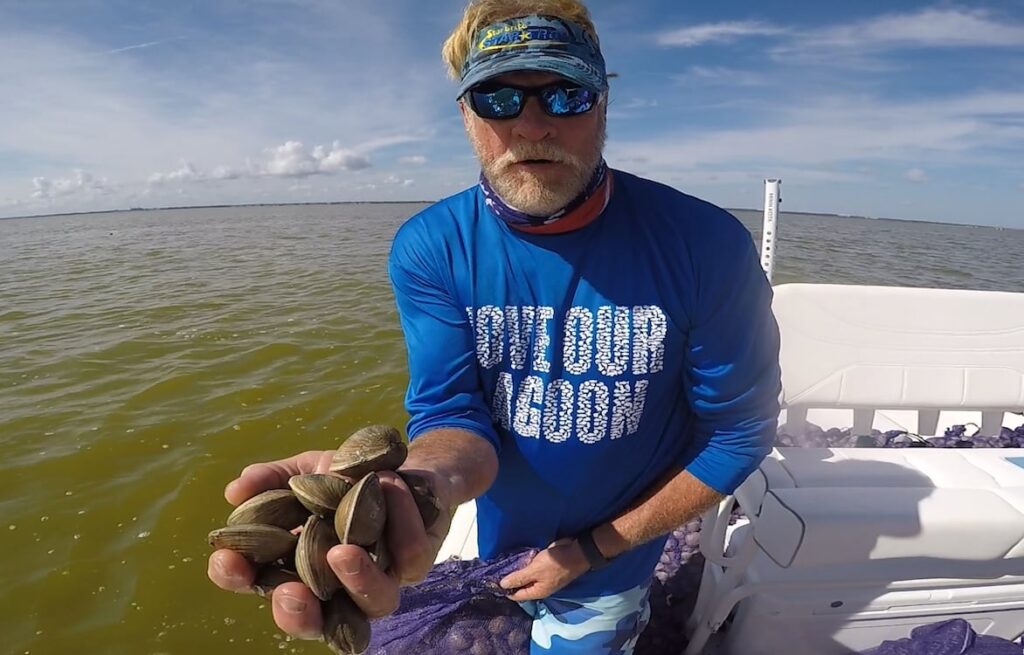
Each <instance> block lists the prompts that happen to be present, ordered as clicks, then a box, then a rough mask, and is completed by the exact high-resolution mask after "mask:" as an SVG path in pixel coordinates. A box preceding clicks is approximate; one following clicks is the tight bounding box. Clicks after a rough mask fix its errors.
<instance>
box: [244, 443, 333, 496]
mask: <svg viewBox="0 0 1024 655" xmlns="http://www.w3.org/2000/svg"><path fill="white" fill-rule="evenodd" d="M333 456H334V451H331V450H309V451H306V452H304V453H300V454H298V455H295V456H293V457H288V458H287V459H279V460H277V461H274V462H265V463H261V464H250V465H249V466H246V467H245V468H244V469H242V473H241V475H239V476H238V477H237V478H235V479H234V480H232V481H231V482H229V483H228V485H227V487H225V488H224V498H226V499H227V501H228V502H229V503H231V504H232V505H239V504H241V503H242V502H244V501H246V500H248V499H250V498H252V497H253V496H255V495H256V494H258V493H262V492H264V491H267V490H268V489H284V488H286V487H287V486H288V478H290V477H292V476H293V475H300V474H302V473H322V472H325V471H327V470H328V469H329V468H330V464H331V458H332V457H333Z"/></svg>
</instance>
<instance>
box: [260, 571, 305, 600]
mask: <svg viewBox="0 0 1024 655" xmlns="http://www.w3.org/2000/svg"><path fill="white" fill-rule="evenodd" d="M286 582H302V578H300V577H299V574H298V573H296V572H295V571H289V570H287V569H283V568H281V567H279V566H266V567H263V568H262V569H260V571H259V573H257V574H256V580H254V581H253V583H252V590H253V591H254V592H256V595H257V596H259V597H260V598H269V597H270V596H271V594H273V592H274V589H275V588H277V586H278V585H283V584H284V583H286Z"/></svg>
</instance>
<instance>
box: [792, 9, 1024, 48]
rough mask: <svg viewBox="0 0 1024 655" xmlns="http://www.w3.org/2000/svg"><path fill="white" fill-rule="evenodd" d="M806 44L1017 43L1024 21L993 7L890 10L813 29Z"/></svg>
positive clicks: (1022, 34) (1021, 41)
mask: <svg viewBox="0 0 1024 655" xmlns="http://www.w3.org/2000/svg"><path fill="white" fill-rule="evenodd" d="M805 44H806V45H814V46H819V47H829V48H835V47H865V46H880V47H915V46H916V47H934V48H946V47H964V46H979V47H989V48H994V47H1014V46H1021V45H1024V24H1020V23H1016V24H1014V23H1009V22H1007V21H1005V20H1003V19H1001V18H999V17H997V16H995V15H994V14H992V13H991V12H989V11H985V10H967V9H923V10H921V11H917V12H910V13H903V14H888V15H884V16H879V17H876V18H872V19H869V20H866V21H861V22H858V23H853V24H850V25H840V26H835V27H831V28H827V29H824V30H821V31H820V32H814V33H810V34H808V35H807V36H806V39H805Z"/></svg>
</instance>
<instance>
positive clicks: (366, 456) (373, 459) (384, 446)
mask: <svg viewBox="0 0 1024 655" xmlns="http://www.w3.org/2000/svg"><path fill="white" fill-rule="evenodd" d="M406 454H407V448H406V445H405V441H404V440H403V439H402V435H400V434H399V433H398V430H396V429H395V428H393V427H391V426H389V425H369V426H367V427H365V428H363V429H361V430H358V431H357V432H355V433H353V434H352V436H350V437H349V438H348V439H346V440H345V441H344V442H343V443H342V444H341V446H339V447H338V450H337V451H336V452H335V453H334V458H333V460H332V461H331V472H332V473H339V474H341V475H346V476H349V477H351V478H353V479H359V478H361V477H363V476H364V475H366V474H367V473H370V472H371V471H385V470H386V471H393V470H395V469H397V468H398V467H399V466H401V465H402V462H404V461H405V456H406Z"/></svg>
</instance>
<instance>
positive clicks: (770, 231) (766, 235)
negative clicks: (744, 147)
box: [761, 179, 782, 282]
mask: <svg viewBox="0 0 1024 655" xmlns="http://www.w3.org/2000/svg"><path fill="white" fill-rule="evenodd" d="M781 184H782V180H776V179H766V180H765V181H764V224H763V225H762V226H761V268H763V269H764V274H765V275H767V276H768V281H769V282H771V280H772V274H774V273H775V238H776V236H778V223H779V203H780V202H782V196H781V195H780V192H779V186H780V185H781Z"/></svg>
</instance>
